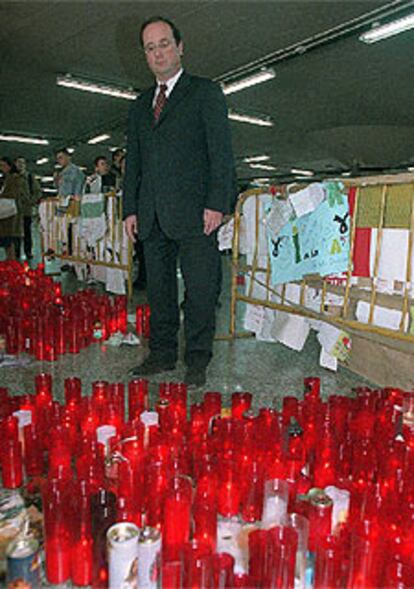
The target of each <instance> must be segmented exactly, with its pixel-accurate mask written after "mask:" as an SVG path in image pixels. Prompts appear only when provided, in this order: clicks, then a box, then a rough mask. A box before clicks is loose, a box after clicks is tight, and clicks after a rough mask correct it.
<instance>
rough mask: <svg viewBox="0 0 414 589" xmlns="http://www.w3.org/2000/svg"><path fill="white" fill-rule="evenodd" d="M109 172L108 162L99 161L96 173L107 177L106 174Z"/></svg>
mask: <svg viewBox="0 0 414 589" xmlns="http://www.w3.org/2000/svg"><path fill="white" fill-rule="evenodd" d="M108 170H109V166H108V162H107V161H106V160H104V159H102V160H98V162H97V163H96V166H95V172H96V173H97V174H99V175H100V176H105V174H107V173H108Z"/></svg>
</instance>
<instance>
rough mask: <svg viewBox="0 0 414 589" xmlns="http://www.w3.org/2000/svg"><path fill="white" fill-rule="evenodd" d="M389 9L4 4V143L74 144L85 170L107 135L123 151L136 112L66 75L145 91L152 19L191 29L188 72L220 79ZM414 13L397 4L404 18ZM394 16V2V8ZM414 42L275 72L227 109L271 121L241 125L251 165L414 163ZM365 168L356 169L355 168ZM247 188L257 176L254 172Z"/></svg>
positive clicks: (354, 50) (352, 42)
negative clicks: (262, 158) (15, 138)
mask: <svg viewBox="0 0 414 589" xmlns="http://www.w3.org/2000/svg"><path fill="white" fill-rule="evenodd" d="M389 4H390V2H388V1H386V0H375V1H371V0H364V1H362V0H360V1H353V0H328V1H324V2H319V1H316V0H315V1H313V0H298V1H292V0H290V1H288V2H287V1H285V0H274V1H257V0H254V1H249V0H245V1H238V0H234V1H233V0H217V1H197V2H196V1H188V2H187V1H182V2H157V1H146V2H137V1H129V2H123V1H122V0H121V1H118V2H109V1H108V2H107V1H93V2H91V1H86V0H81V1H72V0H66V1H57V2H56V1H55V2H42V1H41V2H38V1H32V0H27V1H25V2H2V3H1V4H0V18H1V21H2V23H5V24H4V26H2V27H1V28H0V52H1V55H2V59H1V60H0V131H15V132H21V133H25V132H27V133H29V132H31V133H34V134H39V135H45V136H48V137H49V138H50V140H51V148H50V151H53V149H54V148H55V147H57V146H62V145H63V144H71V145H73V144H77V146H78V147H77V151H76V156H75V161H77V162H78V163H86V164H87V165H89V166H90V165H91V162H92V160H93V157H94V155H96V154H97V153H101V152H102V151H103V150H105V149H107V146H96V147H94V148H92V147H90V146H87V145H85V141H86V139H87V138H88V137H89V136H90V135H91V134H93V133H95V132H98V131H105V130H108V129H110V130H111V134H112V137H111V139H110V140H109V141H108V142H107V143H108V145H112V144H114V143H120V142H122V141H123V140H124V134H125V127H126V117H127V110H128V107H129V103H128V101H122V100H117V99H113V98H108V97H102V96H96V95H88V94H86V93H81V92H78V91H73V90H67V89H63V88H59V87H57V86H56V84H55V79H56V75H57V74H58V73H66V72H70V73H73V74H78V75H83V76H86V77H90V78H92V79H96V80H102V81H107V82H110V81H112V82H118V83H121V84H124V85H127V86H129V85H133V86H134V87H136V88H138V89H143V88H145V87H147V86H148V85H150V84H151V83H152V76H151V74H150V72H149V71H148V69H147V66H146V63H145V58H144V55H143V53H142V51H141V49H140V46H139V38H138V35H139V28H140V25H141V23H142V22H143V21H144V20H145V19H146V18H148V17H149V16H151V15H153V14H163V15H165V16H167V17H169V18H171V19H172V20H174V21H175V22H176V23H177V25H178V26H179V28H180V29H181V30H182V33H183V36H184V46H185V66H186V68H187V69H188V70H189V71H191V72H193V73H197V74H200V75H206V76H209V77H212V78H221V77H222V76H225V75H226V74H229V73H230V72H232V71H233V70H234V69H236V68H239V67H241V66H245V65H247V64H249V63H251V62H252V61H254V60H257V59H262V58H264V57H265V56H269V55H270V54H274V55H276V52H279V54H281V53H283V51H284V50H286V48H288V47H290V46H292V45H293V44H296V43H301V42H304V41H305V40H307V39H309V38H311V37H313V36H315V35H319V34H321V33H326V32H327V31H330V30H331V29H333V28H334V27H337V26H339V25H343V24H344V23H347V22H350V21H352V20H353V19H356V18H358V17H360V16H361V15H364V14H366V13H369V12H371V11H373V10H376V9H378V8H381V7H385V6H388V5H389ZM412 4H413V3H412V2H405V3H403V2H399V7H400V8H401V9H402V8H404V7H407V6H409V5H412ZM393 5H394V6H395V5H396V3H395V2H394V3H393ZM413 54H414V32H413V31H411V32H408V33H405V34H403V35H400V36H398V37H396V38H394V39H390V40H388V41H384V42H383V43H378V44H375V45H373V46H366V45H364V44H363V43H361V42H359V41H358V35H357V33H354V34H352V35H350V36H348V37H346V38H343V39H340V40H336V41H332V42H331V43H329V44H327V45H325V46H323V47H320V48H318V49H315V50H312V51H309V52H307V53H305V54H303V55H297V56H296V57H294V58H290V59H283V60H280V61H278V62H277V63H276V64H275V66H274V67H275V70H276V73H277V77H276V79H275V80H273V81H271V82H267V83H265V84H262V85H260V86H256V87H254V88H250V89H247V90H244V91H243V92H240V93H237V94H234V95H231V96H229V97H228V104H229V106H230V107H231V108H234V109H238V110H242V111H246V112H249V113H263V114H267V115H269V116H271V117H272V119H273V120H274V123H275V126H274V127H273V128H271V129H268V128H258V127H253V126H251V125H246V124H240V123H232V124H231V127H232V133H233V143H234V148H235V153H236V156H237V157H238V158H239V159H240V158H242V157H243V156H244V155H247V154H252V153H264V152H266V153H269V155H271V157H272V161H273V163H274V164H275V165H276V166H278V168H279V169H280V170H282V169H283V170H284V169H288V168H289V167H292V166H298V165H305V164H306V165H308V166H312V165H313V167H314V169H315V170H323V169H328V168H331V169H334V168H335V167H336V168H337V169H338V170H340V169H341V167H342V168H345V167H347V166H349V165H354V164H355V162H359V163H360V164H361V165H363V164H364V163H365V164H366V165H372V166H374V165H378V166H379V165H383V166H384V167H387V166H388V167H391V166H395V167H398V166H403V165H406V164H407V163H410V162H413V161H414V147H413V139H412V137H414V134H413V126H414V112H413V109H412V97H413V88H414V68H413V65H412V55H413ZM0 150H1V152H2V153H9V154H10V155H11V156H14V155H16V154H17V153H24V155H26V157H28V158H31V159H35V158H36V157H38V156H39V154H40V153H42V154H43V153H44V152H45V151H46V152H47V150H45V149H44V148H39V147H30V146H22V145H12V144H6V143H3V142H1V143H0ZM354 167H355V166H354ZM239 173H240V174H241V175H246V174H247V173H251V174H253V171H251V170H249V169H247V167H246V166H241V167H240V168H239Z"/></svg>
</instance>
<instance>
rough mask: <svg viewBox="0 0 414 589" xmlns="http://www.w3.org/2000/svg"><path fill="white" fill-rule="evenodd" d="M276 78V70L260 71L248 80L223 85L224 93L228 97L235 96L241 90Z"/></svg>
mask: <svg viewBox="0 0 414 589" xmlns="http://www.w3.org/2000/svg"><path fill="white" fill-rule="evenodd" d="M275 76H276V74H275V71H274V70H272V69H263V70H260V71H258V72H257V73H256V74H253V75H251V76H248V77H247V78H242V79H241V80H237V81H236V82H230V83H229V84H223V85H222V88H223V92H224V94H226V95H227V94H233V93H234V92H239V91H240V90H244V89H245V88H249V87H250V86H256V84H261V83H262V82H267V81H268V80H272V79H273V78H274V77H275Z"/></svg>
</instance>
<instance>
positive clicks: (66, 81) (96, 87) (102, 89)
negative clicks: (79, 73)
mask: <svg viewBox="0 0 414 589" xmlns="http://www.w3.org/2000/svg"><path fill="white" fill-rule="evenodd" d="M56 84H57V85H58V86H64V87H65V88H73V89H75V90H83V91H84V92H92V93H93V94H104V95H105V96H112V97H114V98H125V99H127V100H135V98H136V97H137V96H138V92H135V91H134V90H132V88H122V87H121V86H115V85H112V84H104V83H102V84H101V83H96V82H89V81H88V80H82V79H80V78H74V77H73V76H71V75H70V74H66V75H65V76H57V78H56Z"/></svg>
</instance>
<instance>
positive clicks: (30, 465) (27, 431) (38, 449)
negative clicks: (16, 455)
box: [23, 423, 44, 477]
mask: <svg viewBox="0 0 414 589" xmlns="http://www.w3.org/2000/svg"><path fill="white" fill-rule="evenodd" d="M23 436H24V468H25V471H26V475H27V476H28V477H34V476H38V475H41V474H42V473H43V469H44V460H43V449H42V445H41V442H40V440H39V436H38V434H37V431H36V427H35V424H34V423H30V424H29V425H26V426H25V427H24V428H23Z"/></svg>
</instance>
